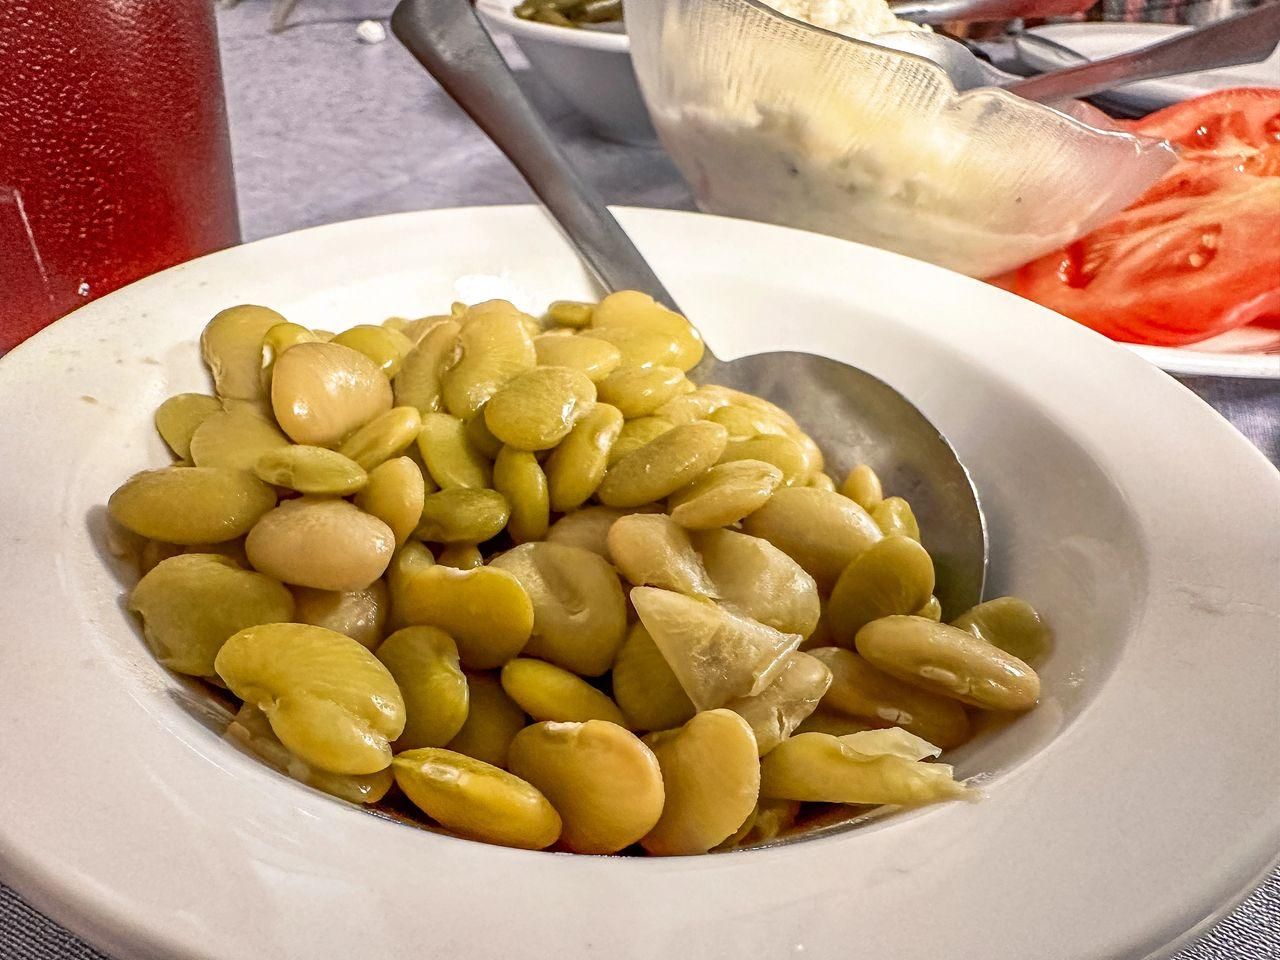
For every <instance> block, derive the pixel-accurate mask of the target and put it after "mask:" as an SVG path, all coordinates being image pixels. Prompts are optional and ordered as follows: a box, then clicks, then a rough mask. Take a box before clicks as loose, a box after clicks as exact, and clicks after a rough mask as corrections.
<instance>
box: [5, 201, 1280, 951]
mask: <svg viewBox="0 0 1280 960" xmlns="http://www.w3.org/2000/svg"><path fill="white" fill-rule="evenodd" d="M618 215H619V217H620V219H621V221H622V224H623V226H624V227H625V228H626V229H627V230H628V231H629V232H630V233H631V235H632V236H633V237H634V238H635V240H636V242H637V244H638V245H639V247H640V249H641V250H642V251H643V252H644V254H645V255H646V257H648V258H649V260H650V262H651V263H652V264H653V266H654V268H655V270H656V271H657V273H658V275H659V276H661V277H662V278H663V279H664V281H665V282H666V283H667V285H668V287H669V289H670V290H671V292H672V294H673V295H674V296H675V297H676V298H677V300H678V301H679V302H680V303H681V305H682V306H683V307H684V308H685V309H686V310H688V311H689V313H690V316H691V317H692V318H693V319H694V321H695V322H697V324H698V325H699V327H700V328H701V329H702V330H703V331H704V333H705V335H706V338H707V341H708V343H709V345H710V346H711V347H712V348H713V349H714V350H715V351H716V353H717V354H719V355H720V356H722V357H735V356H739V355H742V354H745V353H751V352H756V351H761V350H773V349H802V350H808V351H812V352H815V353H821V354H826V355H829V356H832V357H837V358H839V359H842V360H847V361H850V362H853V363H857V364H858V365H860V366H862V367H863V368H865V369H866V370H868V371H869V372H871V373H873V374H875V375H877V376H879V377H882V378H883V379H885V380H886V381H888V382H889V383H891V384H893V385H894V386H896V387H898V388H899V389H900V390H902V391H903V392H904V393H905V394H906V395H907V396H908V397H910V398H911V399H912V400H914V401H915V402H916V403H917V404H919V406H920V407H921V409H922V410H923V411H924V413H925V414H926V415H927V416H928V417H930V418H931V419H932V420H933V422H934V423H935V424H937V426H938V427H939V428H941V429H942V430H943V431H944V432H945V433H946V434H947V435H948V436H949V437H950V439H951V440H952V442H953V443H954V444H955V447H956V449H957V451H958V452H959V453H960V455H961V457H962V459H963V460H964V461H965V463H966V464H967V465H968V467H969V468H970V470H971V471H972V474H973V477H974V480H975V483H976V484H977V488H978V490H979V491H980V492H981V495H982V499H983V504H984V507H985V510H986V514H987V518H988V521H989V525H990V531H991V543H992V568H991V572H990V577H989V579H988V587H989V590H990V591H991V593H992V595H994V594H997V593H1003V592H1013V593H1018V594H1021V595H1025V596H1026V597H1028V598H1029V599H1030V600H1031V601H1032V602H1033V603H1035V604H1036V605H1037V606H1038V607H1039V608H1040V609H1041V610H1042V611H1043V612H1044V614H1045V615H1046V616H1047V617H1048V618H1049V620H1050V621H1051V622H1052V624H1053V625H1054V627H1055V630H1056V633H1057V641H1056V646H1055V649H1054V651H1053V653H1052V654H1051V656H1050V657H1049V659H1048V660H1047V661H1046V662H1045V663H1044V665H1043V669H1042V676H1043V680H1044V688H1043V689H1044V699H1043V702H1042V704H1041V705H1040V707H1038V708H1037V709H1036V710H1035V711H1033V712H1032V713H1030V714H1028V715H1027V716H1025V717H1023V718H1021V719H1019V720H1018V721H1017V722H1015V723H1012V724H1010V725H1008V726H1006V727H1005V728H1003V729H1002V730H1000V731H998V732H993V733H989V734H987V735H985V736H983V737H981V738H979V739H978V740H975V741H973V742H972V743H970V744H968V745H966V747H965V748H963V749H962V750H960V751H956V752H955V753H954V754H953V755H952V759H953V760H954V762H955V763H956V765H957V771H958V773H960V774H961V775H963V776H969V775H973V774H978V773H983V774H986V775H987V779H986V781H985V783H984V791H985V799H984V800H982V802H977V803H950V804H944V805H939V806H933V807H929V808H925V809H922V810H920V811H916V812H912V813H900V814H895V815H893V816H889V817H883V818H880V819H879V820H877V821H874V822H871V823H868V824H864V825H861V826H857V827H854V828H852V829H846V830H843V831H837V832H832V833H828V834H826V835H823V836H820V837H817V838H813V839H806V840H801V841H799V842H794V843H788V844H783V845H778V846H775V847H771V848H765V849H758V850H748V851H743V852H735V853H729V854H723V855H711V856H700V857H681V858H668V859H647V858H626V857H622V858H619V857H581V856H572V855H566V854H553V853H534V852H528V851H521V850H510V849H505V848H501V847H495V846H488V845H485V844H480V843H472V842H469V841H465V840H458V839H454V838H451V837H446V836H440V835H437V834H435V833H431V832H429V831H426V830H418V829H414V828H412V827H409V826H405V825H402V824H398V823H395V822H392V821H389V820H386V819H382V818H379V817H376V816H371V815H369V814H367V813H365V812H363V811H361V810H358V809H356V808H354V807H351V806H349V805H347V804H345V803H343V802H341V801H338V800H334V799H332V798H330V797H328V796H326V795H323V794H320V793H317V792H315V791H313V790H310V789H308V788H306V787H303V786H301V785H299V784H297V783H295V782H293V781H291V780H288V779H286V778H284V777H282V776H280V775H278V774H276V773H275V772H273V771H271V770H269V769H268V768H266V767H265V766H263V765H262V764H261V763H258V762H257V761H255V760H253V759H252V758H250V757H248V756H246V755H244V754H242V753H240V752H239V751H237V750H236V749H234V748H232V747H231V746H229V745H228V744H227V743H225V742H224V741H223V740H222V739H221V738H220V736H219V733H220V727H221V725H223V724H225V720H226V717H225V715H222V716H219V713H218V711H217V710H215V709H213V708H212V707H211V705H210V703H209V700H208V698H207V697H206V696H204V695H201V694H200V693H199V692H198V691H197V690H195V688H193V687H192V686H189V685H188V684H186V683H183V682H182V681H180V680H179V679H177V678H176V677H175V676H173V675H171V674H169V673H166V671H165V670H163V669H162V668H161V667H160V666H159V665H158V664H157V663H156V661H155V659H154V658H153V657H152V656H151V655H150V653H149V652H148V651H147V649H146V647H145V645H144V644H143V642H142V640H141V638H140V636H139V631H138V629H137V625H136V623H135V622H133V620H132V618H131V617H130V616H129V615H128V614H127V613H126V611H125V609H124V606H123V602H122V594H123V591H124V590H125V589H126V587H125V585H124V583H125V580H124V579H122V576H123V571H121V569H120V568H119V565H118V564H114V563H113V562H112V560H111V558H110V557H109V556H108V555H107V553H106V550H105V549H104V546H103V514H104V508H103V504H104V503H105V502H106V500H107V497H108V495H109V494H110V493H111V491H112V489H113V488H115V487H116V486H117V485H118V484H119V483H120V482H121V481H122V480H123V479H124V478H125V477H126V476H128V475H129V474H130V473H131V472H133V471H135V470H139V469H142V468H144V467H148V466H154V465H157V464H161V463H164V462H167V459H168V458H167V456H166V454H165V452H164V447H163V444H162V443H161V441H160V439H159V438H158V437H157V436H156V433H155V430H154V427H153V425H152V415H153V412H154V410H155V408H156V406H157V405H158V404H159V403H160V401H161V400H162V399H164V398H165V397H166V396H168V395H170V394H173V393H177V392H181V391H188V390H208V389H209V385H208V381H207V377H206V375H205V373H204V371H203V369H202V367H201V364H200V362H199V355H198V350H197V346H196V339H197V337H198V335H199V332H200V330H201V328H202V327H203V325H204V324H205V322H206V321H207V320H208V318H209V317H210V316H211V315H212V314H213V313H214V312H215V311H217V310H218V309H220V308H222V307H225V306H227V305H229V304H234V303H242V302H253V303H263V304H267V305H270V306H273V307H276V308H277V309H279V310H281V311H282V312H283V313H284V314H285V315H286V316H288V317H290V318H291V319H293V320H295V321H297V322H299V323H302V324H306V325H308V326H315V327H325V328H330V329H332V328H334V327H343V326H349V325H352V324H355V323H362V322H377V321H379V320H381V319H382V318H384V317H386V316H388V315H392V314H398V315H402V316H414V315H420V314H424V313H431V312H438V311H439V310H440V309H442V308H443V307H444V306H445V305H447V304H448V303H450V302H451V301H454V300H463V301H470V302H474V301H477V300H483V299H486V298H489V297H494V296H502V297H507V298H510V299H512V300H514V301H515V302H516V303H517V304H518V305H520V306H521V307H523V308H525V309H529V310H540V309H542V308H543V307H544V306H545V305H546V303H547V302H548V301H550V300H552V299H555V298H560V297H589V296H591V295H592V294H593V293H594V292H595V291H594V289H593V286H592V283H591V282H590V280H589V278H588V276H587V274H586V272H585V271H584V269H583V267H582V265H581V263H580V262H579V260H578V258H577V257H576V256H575V255H574V253H573V252H572V251H571V250H570V249H569V247H568V246H567V244H566V243H565V241H564V240H563V239H562V237H561V235H560V233H559V231H558V230H557V229H556V228H555V227H554V226H553V225H552V223H551V222H550V220H549V219H548V218H547V217H546V216H545V215H544V214H543V213H542V212H541V211H539V210H538V209H536V208H533V207H505V208H504V207H486V208H475V209H463V210H436V211H431V212H426V213H412V214H402V215H396V216H387V217H377V218H374V219H370V220H361V221H354V222H350V223H339V224H333V225H330V226H324V227H318V228H315V229H312V230H304V231H301V232H299V233H294V234H288V235H285V236H280V237H273V238H271V239H269V240H263V241H259V242H257V243H253V244H249V245H247V246H242V247H237V248H234V249H232V250H226V251H223V252H221V253H216V254H213V255H211V256H208V257H204V258H202V259H200V260H196V261H193V262H191V263H188V264H185V265H182V266H179V267H175V268H173V269H171V270H167V271H165V272H163V273H160V274H157V275H156V276H153V277H149V278H147V279H145V280H142V281H140V282H138V283H136V284H133V285H132V286H129V287H126V288H125V289H123V290H120V291H117V292H116V293H113V294H111V295H109V296H106V297H103V298H102V299H101V300H98V301H96V302H94V303H91V304H89V305H87V306H85V307H83V308H82V309H80V310H78V311H76V312H75V313H74V314H72V315H71V316H69V317H67V318H66V319H64V320H61V321H59V322H58V323H55V324H53V325H52V326H50V327H49V328H47V329H46V330H44V331H42V332H41V333H39V334H37V335H36V336H35V337H34V338H32V339H31V340H30V341H28V342H27V343H25V344H23V345H21V346H19V347H18V348H17V349H15V350H14V351H12V352H11V353H9V354H8V355H7V356H5V357H4V358H3V359H0V411H2V416H3V422H4V428H3V430H0V465H3V469H4V478H5V481H6V482H5V492H4V496H3V497H0V610H3V611H4V618H5V629H4V639H3V642H2V643H0V743H2V744H3V756H4V765H3V771H4V774H3V776H0V878H2V879H3V880H4V881H5V882H7V883H8V884H10V885H11V886H13V887H14V888H15V889H17V890H18V892H19V893H21V894H22V895H23V896H24V897H26V898H27V899H28V900H29V901H30V902H31V903H32V904H33V905H35V906H36V907H37V908H39V909H41V910H43V911H45V912H47V913H48V914H50V915H51V916H53V917H54V918H55V919H57V920H59V921H61V922H62V923H64V924H66V925H67V926H69V927H70V928H71V929H73V930H75V931H77V932H79V933H81V934H82V935H84V936H85V937H87V938H88V939H89V940H90V941H92V942H93V943H95V944H97V945H99V946H101V947H102V948H104V949H106V950H108V951H109V952H111V953H112V954H114V955H115V956H118V957H121V958H125V957H127V958H130V960H153V958H154V960H161V958H163V960H243V958H245V957H252V958H253V960H295V958H298V957H307V958H310V960H339V958H341V960H350V958H353V957H359V958H365V957H399V956H407V955H413V954H422V955H424V956H432V957H448V958H451V960H491V958H496V957H529V958H544V957H562V958H565V960H598V958H609V960H654V958H658V957H679V958H681V960H741V958H744V957H760V958H766V957H767V958H774V957H798V956H803V957H805V958H813V960H836V958H841V957H848V956H850V952H851V951H853V952H859V951H860V952H861V953H863V954H866V955H868V956H871V955H874V956H876V957H885V958H893V960H938V958H940V957H942V958H957V960H958V958H979V957H980V958H982V960H1030V958H1034V960H1121V958H1123V960H1136V958H1144V960H1145V958H1148V957H1155V956H1161V955H1163V954H1164V952H1165V951H1167V950H1170V949H1171V948H1172V947H1173V946H1174V945H1176V944H1178V943H1180V942H1185V940H1186V938H1188V937H1189V936H1191V935H1193V934H1194V933H1195V932H1197V931H1199V930H1203V929H1204V928H1205V926H1206V925H1207V924H1208V923H1210V922H1211V921H1212V920H1213V919H1214V918H1215V917H1217V916H1220V915H1221V914H1222V913H1223V912H1225V911H1226V910H1227V909H1228V908H1229V907H1230V906H1231V905H1232V904H1233V903H1234V902H1235V901H1237V900H1238V899H1239V898H1240V897H1241V896H1242V895H1244V894H1245V893H1246V892H1247V891H1248V890H1249V889H1251V888H1252V887H1253V886H1254V885H1256V883H1257V882H1259V881H1260V880H1261V879H1262V878H1263V876H1264V875H1265V874H1266V872H1267V871H1268V870H1269V869H1271V867H1272V864H1273V861H1274V859H1275V857H1276V851H1277V850H1280V809H1277V805H1276V797H1277V796H1280V742H1278V741H1277V737H1276V731H1277V730H1278V729H1280V700H1278V699H1277V697H1276V695H1275V684H1276V677H1277V676H1280V645H1277V644H1276V642H1275V641H1276V624H1277V623H1278V622H1280V596H1278V593H1280V580H1278V579H1277V577H1276V570H1277V569H1278V568H1280V529H1277V528H1278V525H1280V519H1278V518H1280V475H1277V473H1276V471H1275V469H1274V468H1273V467H1272V466H1271V465H1270V464H1268V463H1267V462H1266V461H1265V460H1264V459H1263V457H1262V456H1261V454H1259V453H1258V451H1257V450H1256V449H1254V448H1253V447H1252V446H1250V444H1249V443H1248V442H1247V441H1246V440H1245V439H1244V438H1243V437H1241V436H1240V435H1239V434H1238V433H1237V432H1236V431H1235V430H1233V429H1232V428H1231V427H1230V426H1229V425H1228V424H1227V423H1226V422H1225V421H1224V420H1223V419H1222V418H1221V417H1219V416H1218V415H1217V414H1216V413H1214V412H1213V411H1212V410H1211V409H1210V408H1209V407H1207V406H1206V405H1205V404H1204V403H1202V402H1201V401H1200V400H1198V399H1197V398H1196V397H1195V396H1194V395H1192V394H1191V393H1190V392H1188V391H1187V390H1185V389H1184V388H1182V387H1181V386H1180V385H1178V384H1177V383H1176V382H1174V381H1173V380H1172V379H1170V378H1169V377H1167V376H1165V375H1164V374H1162V373H1160V372H1159V371H1157V370H1155V369H1154V368H1153V367H1151V366H1150V365H1149V364H1147V363H1146V362H1145V361H1143V360H1141V359H1139V358H1138V357H1136V356H1135V355H1133V354H1132V353H1130V352H1129V351H1127V350H1124V349H1122V348H1121V347H1118V346H1116V345H1115V344H1112V343H1110V342H1109V341H1107V340H1105V339H1104V338H1102V337H1101V336H1099V335H1097V334H1095V333H1093V332H1091V331H1089V330H1087V329H1085V328H1084V327H1081V326H1079V325H1077V324H1075V323H1072V322H1070V321H1068V320H1065V319H1063V318H1062V317H1059V316H1057V315H1056V314H1053V313H1051V312H1049V311H1048V310H1045V309H1044V308H1042V307H1038V306H1036V305H1034V304H1031V303H1028V302H1027V301H1024V300H1021V299H1018V298H1017V297H1014V296H1013V295H1011V294H1009V293H1006V292H1005V291H1002V290H998V289H996V288H994V287H991V286H988V285H986V284H982V283H979V282H976V281H973V280H969V279H967V278H965V277H962V276H960V275H958V274H954V273H949V272H947V271H944V270H940V269H937V268H935V267H931V266H929V265H928V264H925V263H922V262H919V261H915V260H910V259H907V258H905V257H901V256H898V255H895V254H891V253H886V252H884V251H881V250H876V249H873V248H870V247H865V246H860V245H857V244H852V243H846V242H844V241H840V240H836V239H832V238H830V237H823V236H817V235H813V234H806V233H801V232H799V231H796V230H790V229H785V228H780V227H772V226H767V225H764V224H758V223H748V222H742V221H734V220H727V219H722V218H717V217H709V216H702V215H697V214H688V213H674V212H664V211H654V210H628V209H624V210H620V211H618Z"/></svg>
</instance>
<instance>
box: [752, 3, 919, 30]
mask: <svg viewBox="0 0 1280 960" xmlns="http://www.w3.org/2000/svg"><path fill="white" fill-rule="evenodd" d="M765 2H766V3H767V4H769V6H771V7H773V8H774V9H775V10H777V11H778V12H779V13H784V14H786V15H787V16H788V17H794V18H795V19H797V20H803V21H804V22H805V23H811V24H813V25H814V26H815V27H822V28H823V29H825V30H830V31H832V32H833V33H842V34H844V35H845V36H846V37H859V38H862V37H874V36H875V35H876V34H877V33H888V32H890V31H891V30H927V29H928V27H921V26H919V25H918V24H914V23H911V22H910V21H908V20H899V19H898V18H897V17H895V16H894V15H893V14H892V13H891V12H890V10H889V5H888V4H887V3H885V0H765Z"/></svg>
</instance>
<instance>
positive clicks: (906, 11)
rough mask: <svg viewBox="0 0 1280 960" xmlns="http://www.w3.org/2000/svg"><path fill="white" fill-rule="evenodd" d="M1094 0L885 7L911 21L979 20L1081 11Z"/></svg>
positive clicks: (943, 0)
mask: <svg viewBox="0 0 1280 960" xmlns="http://www.w3.org/2000/svg"><path fill="white" fill-rule="evenodd" d="M1095 2H1096V0H893V2H891V3H890V4H889V10H890V12H891V13H893V15H894V16H895V17H898V18H900V19H902V20H910V21H911V22H912V23H952V22H955V21H965V22H969V23H981V22H984V21H990V20H1016V19H1018V18H1025V17H1065V16H1070V15H1071V14H1073V13H1084V12H1085V11H1086V10H1088V9H1089V8H1090V7H1092V6H1093V5H1094V3H1095Z"/></svg>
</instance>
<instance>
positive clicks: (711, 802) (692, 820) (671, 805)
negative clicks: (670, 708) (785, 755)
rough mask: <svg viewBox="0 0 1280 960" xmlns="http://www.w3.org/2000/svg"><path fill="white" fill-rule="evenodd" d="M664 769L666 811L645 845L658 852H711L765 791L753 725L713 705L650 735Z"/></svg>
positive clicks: (663, 809) (647, 848) (681, 853)
mask: <svg viewBox="0 0 1280 960" xmlns="http://www.w3.org/2000/svg"><path fill="white" fill-rule="evenodd" d="M645 743H646V744H647V745H648V747H649V748H650V749H651V750H652V751H653V754H654V756H655V757H656V758H657V760H658V766H659V768H660V769H661V770H662V784H663V790H664V792H665V794H666V798H665V802H664V804H663V807H662V816H661V817H659V818H658V822H657V823H656V824H655V825H654V827H653V829H652V830H650V831H649V832H648V833H647V834H645V836H644V837H642V838H641V840H640V844H641V846H643V847H644V848H645V850H646V851H648V852H649V853H651V854H654V855H655V856H688V855H690V854H696V853H706V852H707V851H708V850H710V849H711V848H712V847H714V846H716V844H718V843H720V842H721V841H722V840H724V839H725V838H726V837H728V836H730V835H731V834H733V833H734V831H735V830H736V829H737V828H738V826H739V825H740V824H741V823H742V822H743V820H744V819H746V817H748V816H749V815H750V814H751V811H752V810H753V809H754V808H755V805H756V800H757V799H758V798H759V795H760V764H759V762H758V761H757V759H756V740H755V737H754V736H753V735H752V732H751V727H750V726H748V725H747V723H746V722H745V721H744V720H743V718H742V717H740V716H738V715H737V714H736V713H733V712H731V711H729V710H708V711H706V712H704V713H700V714H698V715H697V716H696V717H694V718H693V719H692V720H690V721H689V722H688V723H686V724H685V725H684V726H683V727H681V728H680V729H678V730H668V731H665V732H663V733H654V734H650V735H649V736H647V737H645Z"/></svg>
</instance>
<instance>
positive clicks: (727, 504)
mask: <svg viewBox="0 0 1280 960" xmlns="http://www.w3.org/2000/svg"><path fill="white" fill-rule="evenodd" d="M780 486H782V471H781V470H779V469H778V468H777V467H776V466H774V465H773V464H771V463H765V462H764V461H763V460H734V461H731V462H729V463H722V464H720V465H718V466H715V467H712V468H711V469H710V470H708V471H707V472H706V473H704V474H703V475H702V476H701V477H699V478H698V479H697V480H695V481H693V483H691V484H689V485H688V486H687V487H683V488H681V489H680V490H677V491H676V492H675V493H673V494H672V495H671V497H670V498H669V499H668V501H667V506H668V507H670V508H671V518H672V519H673V520H675V521H676V523H678V524H680V525H681V526H682V527H688V528H689V529H690V530H711V529H715V528H716V527H727V526H730V525H731V524H735V523H737V522H738V521H739V520H741V519H743V518H744V517H746V516H747V515H749V514H751V513H754V512H755V511H757V510H759V509H760V508H761V507H763V506H764V505H765V504H766V503H768V502H769V498H770V497H772V496H773V494H774V492H775V491H776V490H777V489H778V488H779V487H780Z"/></svg>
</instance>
